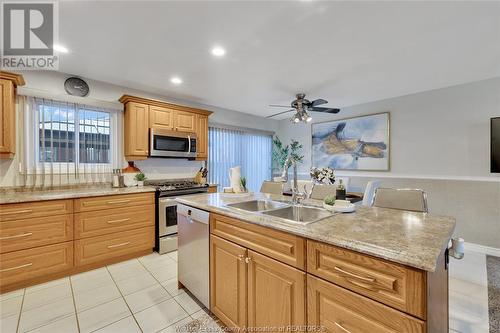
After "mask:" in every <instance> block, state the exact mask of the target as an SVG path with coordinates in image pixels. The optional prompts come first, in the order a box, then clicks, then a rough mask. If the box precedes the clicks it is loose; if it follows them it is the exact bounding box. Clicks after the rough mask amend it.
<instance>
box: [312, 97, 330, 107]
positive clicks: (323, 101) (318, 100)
mask: <svg viewBox="0 0 500 333" xmlns="http://www.w3.org/2000/svg"><path fill="white" fill-rule="evenodd" d="M326 103H328V101H325V100H324V99H321V98H319V99H315V100H314V101H312V102H311V106H318V105H322V104H326Z"/></svg>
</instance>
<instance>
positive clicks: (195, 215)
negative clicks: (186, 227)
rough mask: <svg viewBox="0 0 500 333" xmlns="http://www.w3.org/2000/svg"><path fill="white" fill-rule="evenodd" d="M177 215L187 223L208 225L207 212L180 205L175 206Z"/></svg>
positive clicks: (208, 215) (208, 216) (208, 217)
mask: <svg viewBox="0 0 500 333" xmlns="http://www.w3.org/2000/svg"><path fill="white" fill-rule="evenodd" d="M177 215H180V216H183V217H185V218H186V219H187V221H188V223H194V222H198V223H203V224H208V221H209V220H210V214H209V213H208V212H207V211H204V210H201V209H197V208H193V207H189V206H186V205H182V204H177Z"/></svg>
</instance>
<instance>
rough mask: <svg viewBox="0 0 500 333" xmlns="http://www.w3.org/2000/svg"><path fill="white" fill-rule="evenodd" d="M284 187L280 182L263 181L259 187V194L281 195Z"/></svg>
mask: <svg viewBox="0 0 500 333" xmlns="http://www.w3.org/2000/svg"><path fill="white" fill-rule="evenodd" d="M284 186H285V183H282V182H271V181H268V180H265V181H263V182H262V185H261V186H260V192H262V193H269V194H279V195H282V194H283V187H284Z"/></svg>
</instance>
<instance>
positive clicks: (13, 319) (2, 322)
mask: <svg viewBox="0 0 500 333" xmlns="http://www.w3.org/2000/svg"><path fill="white" fill-rule="evenodd" d="M18 321H19V314H15V315H12V316H9V317H5V318H1V319H0V332H2V333H16V330H17V323H18Z"/></svg>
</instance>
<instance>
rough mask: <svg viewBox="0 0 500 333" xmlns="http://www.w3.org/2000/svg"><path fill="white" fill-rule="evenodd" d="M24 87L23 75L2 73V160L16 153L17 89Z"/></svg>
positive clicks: (0, 113)
mask: <svg viewBox="0 0 500 333" xmlns="http://www.w3.org/2000/svg"><path fill="white" fill-rule="evenodd" d="M22 85H24V79H23V77H22V75H18V74H14V73H10V72H4V71H0V158H13V157H14V155H15V153H16V87H17V86H22Z"/></svg>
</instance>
